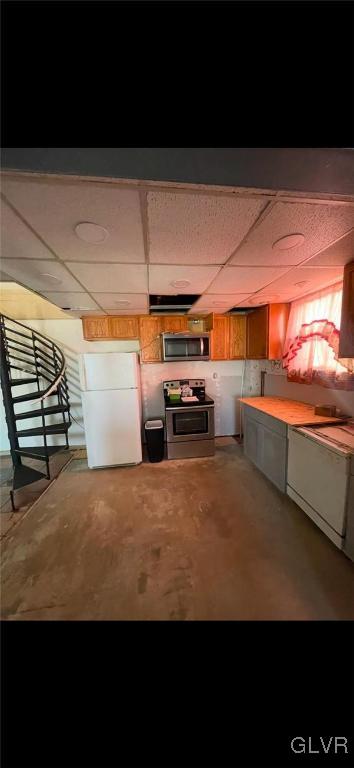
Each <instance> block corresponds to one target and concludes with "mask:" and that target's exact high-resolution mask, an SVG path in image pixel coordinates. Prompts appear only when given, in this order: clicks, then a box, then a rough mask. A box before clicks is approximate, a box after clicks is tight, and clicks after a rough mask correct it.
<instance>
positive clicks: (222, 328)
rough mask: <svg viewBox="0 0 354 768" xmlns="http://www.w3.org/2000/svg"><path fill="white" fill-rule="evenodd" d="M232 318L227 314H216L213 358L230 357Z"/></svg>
mask: <svg viewBox="0 0 354 768" xmlns="http://www.w3.org/2000/svg"><path fill="white" fill-rule="evenodd" d="M229 336H230V318H229V317H228V316H226V315H214V317H213V330H212V331H211V332H210V337H211V355H210V357H211V360H228V359H229Z"/></svg>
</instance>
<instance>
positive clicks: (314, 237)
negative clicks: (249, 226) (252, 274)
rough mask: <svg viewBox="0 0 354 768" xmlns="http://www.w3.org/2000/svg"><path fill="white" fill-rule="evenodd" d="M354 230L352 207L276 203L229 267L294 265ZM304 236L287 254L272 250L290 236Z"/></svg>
mask: <svg viewBox="0 0 354 768" xmlns="http://www.w3.org/2000/svg"><path fill="white" fill-rule="evenodd" d="M353 226H354V207H352V206H345V205H317V204H308V203H281V202H279V203H276V204H275V206H274V208H272V210H271V211H270V212H269V214H268V215H267V216H266V217H265V218H264V219H263V221H262V222H261V223H260V224H259V226H257V227H255V229H254V230H253V231H252V232H251V233H250V235H249V236H248V237H247V238H246V241H245V242H244V243H243V244H242V245H241V247H240V249H239V250H238V251H237V253H236V254H235V256H234V257H233V258H232V259H231V262H230V263H231V264H249V265H254V266H257V265H269V266H273V265H274V266H276V265H290V266H292V265H296V264H299V263H300V262H302V261H304V260H305V259H308V258H309V257H310V256H312V255H313V254H315V253H317V251H319V250H320V249H321V248H324V247H325V246H327V245H329V244H330V243H332V242H333V240H335V239H336V238H338V237H341V236H342V235H343V234H344V233H345V232H348V230H349V229H351V227H353ZM295 233H296V234H297V233H301V234H303V235H305V242H304V243H303V244H302V245H300V246H298V247H296V248H292V249H291V250H288V251H279V250H275V249H273V248H272V245H273V243H274V242H276V241H277V240H279V239H280V238H281V237H284V236H285V235H290V234H295Z"/></svg>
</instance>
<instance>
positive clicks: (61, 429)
mask: <svg viewBox="0 0 354 768" xmlns="http://www.w3.org/2000/svg"><path fill="white" fill-rule="evenodd" d="M68 428H69V424H68V423H64V422H60V424H48V426H46V427H32V428H30V429H20V430H17V437H32V436H33V437H34V436H35V435H63V434H65V432H67V431H68Z"/></svg>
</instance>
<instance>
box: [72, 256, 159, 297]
mask: <svg viewBox="0 0 354 768" xmlns="http://www.w3.org/2000/svg"><path fill="white" fill-rule="evenodd" d="M70 269H71V271H72V272H73V273H74V275H75V276H76V277H77V278H78V280H81V282H82V284H83V286H84V287H85V288H86V290H88V291H93V292H96V293H98V292H100V291H104V292H105V293H106V292H107V293H112V290H113V291H114V290H116V291H117V292H118V291H119V293H120V292H125V293H147V290H148V285H147V267H146V266H145V264H105V265H104V266H102V265H101V264H80V263H74V262H71V263H70Z"/></svg>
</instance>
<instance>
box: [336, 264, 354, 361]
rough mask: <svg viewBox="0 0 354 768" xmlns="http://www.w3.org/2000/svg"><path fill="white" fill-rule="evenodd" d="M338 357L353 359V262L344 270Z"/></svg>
mask: <svg viewBox="0 0 354 768" xmlns="http://www.w3.org/2000/svg"><path fill="white" fill-rule="evenodd" d="M339 357H354V261H351V262H350V264H347V265H346V267H345V269H344V282H343V299H342V317H341V324H340V335H339Z"/></svg>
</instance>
